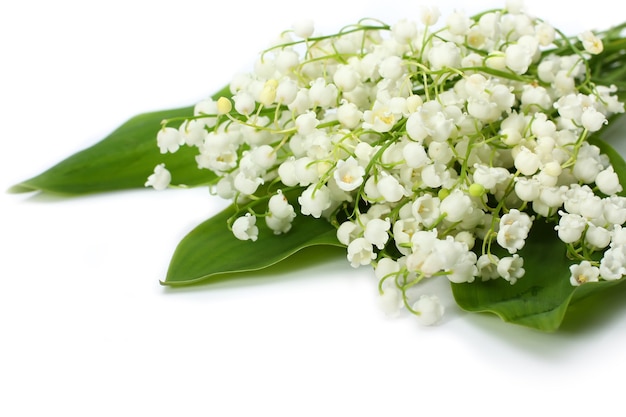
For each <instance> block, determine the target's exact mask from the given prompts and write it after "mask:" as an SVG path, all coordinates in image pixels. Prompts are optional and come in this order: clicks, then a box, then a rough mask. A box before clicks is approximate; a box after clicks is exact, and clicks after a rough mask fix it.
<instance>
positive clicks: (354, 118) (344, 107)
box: [337, 101, 365, 143]
mask: <svg viewBox="0 0 626 417" xmlns="http://www.w3.org/2000/svg"><path fill="white" fill-rule="evenodd" d="M362 118H363V112H362V111H360V110H359V108H358V107H357V105H356V104H354V103H350V102H347V101H344V102H343V103H342V104H341V105H340V106H339V107H338V108H337V120H338V121H339V123H341V124H342V126H344V127H345V128H347V129H354V128H356V127H357V126H358V125H359V123H361V119H362ZM361 143H365V142H361Z"/></svg>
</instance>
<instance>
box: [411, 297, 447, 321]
mask: <svg viewBox="0 0 626 417" xmlns="http://www.w3.org/2000/svg"><path fill="white" fill-rule="evenodd" d="M412 308H413V310H415V311H416V312H417V313H418V316H417V319H418V321H419V322H420V324H422V325H424V326H432V325H433V324H436V323H437V322H439V320H441V317H443V314H444V310H445V309H444V307H443V305H442V304H441V301H439V297H437V296H436V295H422V296H421V297H420V298H419V299H418V300H417V301H416V302H415V303H414V304H413V307H412Z"/></svg>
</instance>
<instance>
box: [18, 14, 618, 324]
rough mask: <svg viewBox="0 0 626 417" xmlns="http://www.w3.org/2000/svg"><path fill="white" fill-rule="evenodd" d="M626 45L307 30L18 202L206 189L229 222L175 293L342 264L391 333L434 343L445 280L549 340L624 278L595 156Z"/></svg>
mask: <svg viewBox="0 0 626 417" xmlns="http://www.w3.org/2000/svg"><path fill="white" fill-rule="evenodd" d="M625 42H626V41H625V40H624V39H623V38H622V37H621V27H617V28H614V29H611V30H608V31H605V32H601V33H592V32H590V31H585V32H581V33H580V34H576V35H574V36H566V35H565V34H563V33H561V32H560V31H559V30H558V29H555V28H554V27H552V26H551V25H550V24H549V23H547V22H545V21H543V20H542V19H539V18H535V17H533V16H530V15H528V14H526V13H524V12H523V11H522V10H521V8H520V7H519V6H516V5H515V4H514V3H513V2H510V3H509V4H507V7H506V8H505V9H502V10H489V11H485V12H483V13H480V14H478V15H476V16H472V17H470V16H467V15H466V14H464V13H463V12H454V13H452V14H450V15H448V16H440V14H439V12H438V11H437V10H436V9H434V8H425V9H424V10H423V12H422V14H421V15H420V16H416V17H415V20H408V19H405V20H400V21H398V22H396V23H394V24H392V25H387V24H385V23H383V22H380V21H378V20H375V19H364V20H361V21H359V22H357V23H355V24H353V25H349V26H346V27H344V28H343V29H341V30H340V31H339V32H337V33H335V34H331V35H317V34H314V27H313V25H312V24H311V23H309V22H300V23H298V24H296V25H294V26H293V28H292V29H291V30H287V31H285V32H284V33H282V35H281V37H280V39H279V41H278V42H277V43H275V44H274V45H273V46H271V47H270V48H268V49H267V50H265V51H263V52H262V53H261V54H260V56H259V57H258V59H257V60H256V63H255V64H254V68H253V70H252V71H251V72H250V73H248V74H240V75H236V76H235V77H234V78H233V79H232V81H231V82H230V84H229V85H228V86H227V87H226V88H225V89H224V90H222V91H220V92H219V93H217V94H216V95H214V96H213V97H211V98H208V99H206V100H204V101H202V102H200V103H197V104H196V105H195V106H194V107H190V108H186V109H175V110H167V111H162V112H156V113H150V114H145V115H141V116H138V117H136V118H133V119H131V120H130V121H129V122H127V123H126V124H125V125H123V126H121V127H120V128H119V129H118V130H117V131H115V132H114V133H112V134H111V135H110V136H109V137H108V138H106V139H105V140H104V141H102V142H100V143H99V144H97V145H95V146H94V147H92V148H89V149H87V150H85V151H83V152H81V153H78V154H76V155H74V156H73V157H71V158H69V159H67V160H65V161H63V162H61V163H60V164H59V165H57V166H55V167H53V168H51V169H50V170H48V171H47V172H45V173H43V174H41V175H40V176H38V177H35V178H33V179H31V180H28V181H26V182H24V183H22V184H19V185H18V186H16V187H14V189H13V190H14V191H26V190H44V191H52V192H65V193H82V192H93V191H101V190H111V189H120V188H128V187H135V186H143V185H146V186H151V187H154V188H155V189H157V190H162V189H165V188H168V187H172V186H183V185H184V186H196V185H202V184H205V185H207V184H208V186H209V187H210V190H211V191H212V192H213V193H214V194H216V195H218V196H220V197H222V198H225V199H228V200H231V201H232V205H231V206H230V207H229V208H228V209H227V210H225V211H224V212H222V213H221V214H219V215H217V216H215V217H213V218H211V219H209V220H207V221H206V222H205V223H203V224H201V225H199V226H198V227H197V228H196V229H195V230H193V231H192V232H191V233H189V235H188V236H187V237H185V239H184V240H183V241H182V242H181V243H180V244H179V246H178V248H177V250H176V252H175V254H174V256H173V259H172V261H171V266H170V269H169V271H168V273H167V277H166V278H165V280H164V281H163V284H165V285H172V286H176V285H186V284H191V283H197V282H210V281H211V280H214V279H221V278H223V277H224V276H225V274H231V275H232V274H233V273H241V272H243V271H249V270H255V269H260V268H264V267H266V266H269V265H272V264H274V263H276V262H278V261H281V260H284V259H285V258H288V257H289V256H290V255H291V254H293V253H295V252H297V251H299V250H301V249H304V248H306V247H310V246H316V245H333V246H342V247H345V252H344V253H345V256H346V258H347V261H348V262H349V263H350V264H351V265H352V266H353V267H355V268H356V267H363V266H365V267H371V268H372V269H373V273H372V275H375V277H376V278H377V280H378V289H379V292H380V296H381V305H382V306H383V308H384V310H385V311H386V312H387V313H389V314H395V313H397V312H398V311H401V310H406V311H408V312H410V313H413V314H415V315H416V316H417V317H418V318H419V319H420V321H421V322H422V323H424V324H433V323H436V322H437V321H438V320H439V319H440V317H441V315H442V314H443V308H442V306H441V303H440V302H439V300H438V298H437V295H436V294H427V293H424V292H423V291H422V289H421V286H420V285H419V284H420V283H421V282H422V281H426V280H433V279H446V280H449V281H450V283H451V286H452V291H453V294H454V297H455V299H456V301H457V303H458V304H459V305H460V306H461V307H462V308H464V309H466V310H470V311H491V312H494V313H496V314H497V315H499V316H501V317H502V318H503V319H504V320H507V321H510V322H514V323H517V324H522V325H526V326H530V327H534V328H538V329H541V330H548V331H550V330H554V329H556V328H558V326H559V324H560V323H561V321H562V320H563V317H564V314H565V312H566V310H567V308H568V306H569V305H571V304H572V303H575V302H576V301H577V300H579V299H581V298H583V297H586V296H588V295H591V294H594V295H595V293H598V295H597V296H601V292H600V290H604V289H606V288H610V287H612V286H613V285H615V284H617V283H619V282H621V281H622V277H623V276H624V275H625V274H626V229H625V228H623V227H622V225H623V224H624V223H625V222H626V198H625V197H624V196H623V194H622V193H623V190H624V188H623V185H624V184H626V164H625V163H624V161H623V159H622V158H621V157H620V156H619V154H617V153H616V152H615V151H614V150H612V149H611V148H610V147H609V146H608V145H607V144H606V143H605V142H603V141H602V140H601V136H602V132H603V129H604V128H605V126H606V125H607V124H608V122H609V121H611V120H612V119H614V116H615V115H618V114H620V113H623V112H624V106H623V104H622V102H621V101H620V98H621V97H623V96H624V92H623V90H621V89H620V88H621V87H622V86H623V85H624V82H623V80H622V77H623V74H624V72H625V71H626V69H625V68H626V67H625V66H624V63H625V61H626V56H625V53H626V44H625ZM155 140H156V143H155ZM146 178H147V179H146Z"/></svg>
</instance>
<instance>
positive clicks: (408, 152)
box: [402, 142, 430, 168]
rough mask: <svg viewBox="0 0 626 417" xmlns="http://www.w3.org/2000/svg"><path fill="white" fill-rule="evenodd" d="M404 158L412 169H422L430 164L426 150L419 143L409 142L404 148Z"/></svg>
mask: <svg viewBox="0 0 626 417" xmlns="http://www.w3.org/2000/svg"><path fill="white" fill-rule="evenodd" d="M402 156H403V157H404V160H405V163H406V165H407V166H408V167H410V168H421V167H423V166H425V165H427V164H428V163H429V162H430V158H428V155H427V154H426V149H424V146H423V145H422V144H420V143H417V142H407V143H406V144H405V145H404V147H403V148H402Z"/></svg>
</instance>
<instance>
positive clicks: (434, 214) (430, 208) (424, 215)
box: [411, 194, 441, 227]
mask: <svg viewBox="0 0 626 417" xmlns="http://www.w3.org/2000/svg"><path fill="white" fill-rule="evenodd" d="M439 206H440V200H439V198H437V197H433V196H432V195H431V194H424V195H422V196H420V197H418V198H416V199H415V201H414V202H413V205H412V207H411V211H412V214H413V217H414V218H415V220H416V221H417V222H418V223H421V224H423V225H424V226H426V227H430V226H432V225H433V224H434V223H435V221H436V220H437V219H438V218H439V216H440V215H441V210H440V209H439Z"/></svg>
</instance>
